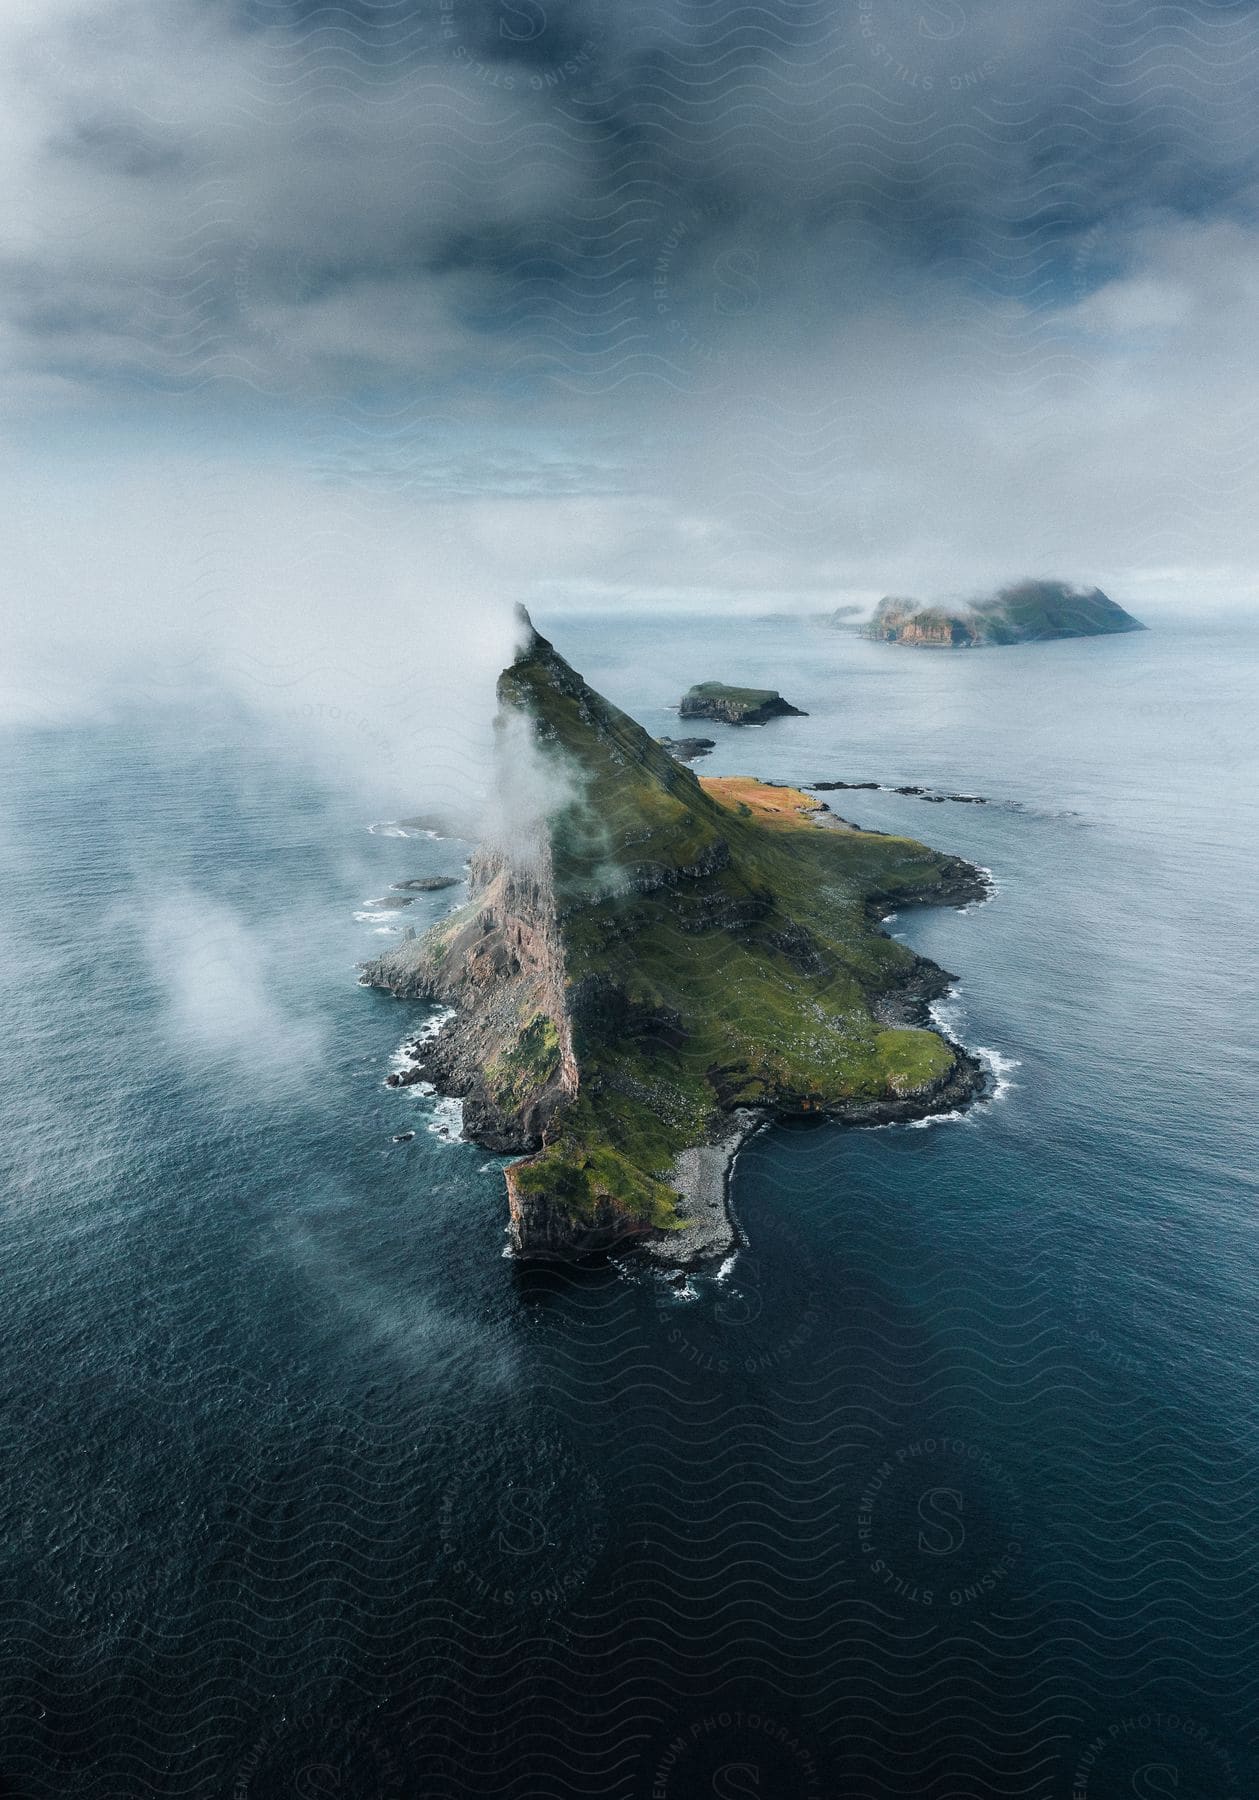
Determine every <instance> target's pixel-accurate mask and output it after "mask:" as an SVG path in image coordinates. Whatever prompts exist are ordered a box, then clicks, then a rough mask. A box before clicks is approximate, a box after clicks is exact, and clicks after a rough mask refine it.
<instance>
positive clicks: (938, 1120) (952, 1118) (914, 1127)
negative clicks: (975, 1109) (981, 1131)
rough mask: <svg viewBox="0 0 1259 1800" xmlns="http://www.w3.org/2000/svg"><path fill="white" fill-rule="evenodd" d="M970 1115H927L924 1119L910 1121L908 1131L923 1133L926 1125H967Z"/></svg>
mask: <svg viewBox="0 0 1259 1800" xmlns="http://www.w3.org/2000/svg"><path fill="white" fill-rule="evenodd" d="M970 1119H971V1115H970V1114H969V1113H964V1112H946V1113H928V1114H927V1116H926V1118H925V1119H910V1120H909V1121H908V1125H909V1129H910V1131H925V1130H926V1129H927V1127H928V1125H968V1124H969V1123H970Z"/></svg>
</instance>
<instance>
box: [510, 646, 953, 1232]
mask: <svg viewBox="0 0 1259 1800" xmlns="http://www.w3.org/2000/svg"><path fill="white" fill-rule="evenodd" d="M500 696H501V698H502V700H503V702H504V703H505V704H506V705H508V706H514V707H517V708H520V709H522V710H524V711H526V712H527V713H529V714H530V715H532V717H533V718H534V719H535V721H537V725H538V730H539V737H540V741H541V744H542V750H543V754H544V756H546V757H549V758H556V759H559V761H560V762H562V763H563V765H564V766H565V768H566V769H567V770H568V771H569V774H570V777H571V773H572V771H573V770H574V769H576V770H579V771H580V775H581V780H582V784H583V795H582V800H581V802H580V803H579V804H576V805H570V806H569V807H567V808H566V809H565V811H564V812H563V813H562V814H561V815H560V816H559V817H558V818H556V819H554V820H553V822H552V835H553V848H554V858H555V877H556V891H557V900H558V904H559V907H560V910H561V916H562V920H563V930H564V935H565V941H566V948H567V955H568V975H569V982H570V997H571V999H572V1001H573V1012H574V1049H575V1052H576V1056H577V1061H578V1064H579V1067H580V1069H581V1073H582V1081H581V1090H580V1093H579V1096H578V1098H577V1100H576V1102H575V1103H573V1104H572V1105H570V1107H569V1109H568V1110H567V1112H566V1113H565V1114H564V1115H563V1118H562V1121H561V1127H560V1130H559V1132H558V1135H557V1136H556V1137H555V1140H554V1141H553V1142H551V1143H550V1144H548V1146H547V1148H546V1149H545V1150H544V1151H543V1152H541V1154H540V1155H539V1156H538V1157H537V1158H535V1159H532V1160H531V1161H530V1162H529V1163H527V1164H525V1165H523V1166H522V1167H521V1169H520V1172H519V1181H520V1184H521V1186H522V1187H523V1188H525V1189H528V1188H530V1187H537V1188H539V1189H542V1190H544V1191H546V1192H547V1193H548V1194H549V1196H550V1197H551V1199H552V1200H553V1201H554V1200H562V1201H563V1202H564V1203H565V1204H567V1205H568V1206H569V1207H570V1208H571V1210H572V1212H573V1214H574V1216H576V1217H579V1218H580V1217H582V1216H585V1215H586V1214H588V1212H589V1211H590V1209H591V1208H592V1207H593V1205H594V1203H595V1202H596V1200H597V1198H598V1196H599V1195H600V1194H601V1193H602V1194H610V1195H611V1196H612V1197H613V1198H614V1199H615V1200H616V1201H617V1202H618V1204H620V1205H621V1206H622V1207H623V1208H625V1209H626V1210H627V1211H628V1212H630V1213H632V1214H633V1215H634V1216H635V1217H638V1218H642V1219H649V1220H651V1221H652V1222H653V1223H655V1224H657V1225H663V1226H668V1225H669V1224H671V1223H672V1222H674V1219H675V1213H674V1199H675V1196H674V1194H673V1191H672V1190H671V1189H670V1188H669V1186H668V1183H667V1179H666V1177H667V1171H668V1169H669V1166H670V1164H671V1163H672V1161H673V1158H674V1157H675V1156H676V1154H677V1152H678V1151H679V1150H680V1149H682V1148H683V1147H685V1146H686V1145H687V1144H691V1143H694V1142H696V1141H697V1140H698V1139H700V1138H701V1137H702V1136H703V1135H704V1134H705V1132H706V1130H707V1129H708V1128H709V1127H710V1126H711V1125H712V1123H713V1121H714V1119H715V1117H716V1116H717V1114H718V1113H719V1111H720V1110H721V1109H722V1108H729V1107H731V1106H733V1105H736V1104H741V1103H742V1104H752V1105H755V1104H766V1105H776V1106H779V1107H783V1108H787V1109H791V1110H799V1111H808V1110H810V1109H813V1108H821V1107H822V1106H824V1105H826V1104H833V1103H835V1102H836V1101H839V1100H842V1099H843V1098H845V1097H861V1098H874V1097H879V1096H885V1095H890V1094H902V1093H906V1092H911V1091H913V1090H915V1089H917V1088H920V1087H922V1086H924V1085H926V1084H928V1083H929V1082H931V1081H932V1080H933V1079H935V1078H936V1077H938V1076H940V1075H942V1074H944V1073H945V1072H947V1070H948V1068H949V1067H950V1066H951V1063H952V1060H953V1058H952V1052H951V1051H950V1050H949V1048H948V1046H947V1045H946V1044H945V1043H944V1041H943V1040H942V1039H941V1038H939V1037H938V1036H937V1035H936V1034H935V1033H934V1032H928V1031H914V1030H886V1029H882V1028H881V1027H880V1026H879V1025H878V1024H877V1022H876V1021H875V1019H874V1018H873V1016H872V1014H871V1010H870V1006H869V1003H868V995H870V994H873V993H876V992H878V991H879V990H881V989H887V988H890V987H894V986H896V985H897V983H898V980H900V979H903V977H904V974H905V971H906V969H907V967H908V966H911V965H912V963H913V958H912V957H911V956H910V954H909V952H908V951H906V950H905V949H904V948H903V947H902V946H900V945H898V944H896V943H894V942H893V941H892V940H890V939H888V938H886V937H885V936H883V935H882V934H881V933H880V932H879V931H878V930H877V929H876V928H875V927H874V926H873V925H872V923H871V922H870V919H869V917H868V915H867V910H866V907H867V901H868V900H869V899H870V897H872V896H873V895H875V894H886V895H895V894H896V893H897V892H898V890H899V891H920V890H922V889H924V888H929V887H930V885H931V883H932V881H933V879H937V878H938V876H939V872H940V869H941V864H942V859H941V858H939V857H937V856H936V855H935V854H934V853H933V852H931V851H929V850H927V849H925V848H924V847H923V846H922V845H921V844H917V843H914V842H913V841H912V840H910V839H906V838H892V837H882V836H877V835H871V834H866V833H861V832H840V831H824V830H820V829H818V828H817V827H815V826H811V825H809V826H798V827H797V826H796V825H794V824H793V822H792V821H791V820H790V819H789V818H787V819H784V818H783V817H781V816H778V817H772V818H771V819H770V821H769V823H768V824H767V823H765V822H764V818H763V814H764V806H765V805H769V806H771V807H773V808H774V809H775V810H776V809H777V808H778V806H779V805H780V804H784V803H785V804H789V802H787V800H786V796H787V794H788V793H789V792H790V791H789V790H775V789H763V790H760V791H761V794H762V795H767V796H771V797H772V798H771V799H770V800H769V801H768V802H762V803H761V804H760V805H759V806H750V805H749V799H748V791H747V790H746V789H743V790H741V791H740V792H737V793H736V792H733V791H731V792H730V793H729V794H728V795H727V796H726V798H728V799H729V800H730V802H731V803H730V804H725V803H724V800H723V796H722V794H721V792H720V791H718V792H713V791H705V789H704V787H702V786H701V785H700V783H699V782H698V781H697V780H696V778H695V777H694V776H693V775H692V773H691V772H690V770H688V769H686V768H684V767H682V766H681V765H680V764H678V763H677V762H675V761H674V760H673V758H672V757H671V756H670V755H669V754H668V752H667V751H665V750H663V749H661V748H660V747H659V746H658V745H657V744H655V742H654V741H653V740H652V739H651V738H650V737H649V736H648V735H647V733H646V732H644V731H643V730H642V729H641V727H639V726H638V725H637V724H635V722H634V721H633V720H632V719H630V718H628V717H627V715H625V714H624V713H621V712H620V711H618V709H617V708H615V707H613V706H611V705H610V704H609V703H608V702H607V701H605V700H603V699H602V697H601V696H599V695H597V694H594V693H593V691H592V690H590V689H588V688H586V687H585V685H584V683H582V682H581V680H580V677H576V676H574V675H573V673H572V671H571V670H569V669H568V667H567V665H566V664H564V663H563V662H562V661H561V660H560V659H558V658H556V657H554V655H553V653H551V652H550V651H549V647H544V648H543V649H541V650H539V651H537V652H535V653H534V654H533V655H532V656H531V657H529V658H528V659H527V660H524V661H522V662H521V663H518V664H517V665H516V666H515V667H513V668H512V669H511V670H509V671H508V672H507V674H506V675H505V676H504V677H503V680H502V683H501V684H500ZM712 786H713V787H714V788H716V789H718V790H720V789H722V788H729V786H730V784H728V783H713V784H712ZM753 798H755V796H753ZM796 798H798V799H799V800H808V796H804V795H800V796H797V797H796ZM809 804H810V805H814V804H816V802H812V801H810V802H809ZM758 815H759V816H758ZM722 845H725V846H728V852H729V854H728V857H724V856H723V852H722V848H721V846H722ZM705 858H707V860H708V861H709V862H710V863H712V864H714V865H715V864H717V863H719V862H720V863H722V864H723V866H720V867H716V866H714V867H713V868H712V870H711V872H709V873H707V874H702V875H700V876H698V877H693V876H690V877H688V876H683V877H682V878H681V879H678V871H680V870H685V869H688V868H689V869H693V868H695V867H696V866H697V865H701V864H703V862H704V859H705ZM631 883H635V884H636V885H637V886H638V887H639V888H641V887H642V886H644V885H649V884H652V883H657V884H659V885H657V886H655V888H654V891H650V892H641V891H632V889H631V886H630V884H631ZM521 1024H522V1027H523V1028H525V1030H526V1032H527V1031H528V1029H529V1025H530V1022H529V1021H521ZM536 1035H537V1042H536V1053H537V1054H539V1055H540V1056H541V1057H543V1058H545V1056H546V1055H547V1053H548V1052H549V1051H550V1050H551V1048H552V1046H551V1045H550V1044H547V1043H545V1042H543V1041H542V1040H541V1036H540V1034H536ZM512 1060H513V1061H515V1060H516V1058H513V1059H512ZM526 1060H528V1059H527V1058H526ZM504 1073H505V1074H510V1075H511V1076H512V1077H515V1076H516V1075H517V1074H523V1073H524V1069H523V1068H519V1067H518V1068H517V1069H513V1070H511V1071H507V1070H505V1071H504Z"/></svg>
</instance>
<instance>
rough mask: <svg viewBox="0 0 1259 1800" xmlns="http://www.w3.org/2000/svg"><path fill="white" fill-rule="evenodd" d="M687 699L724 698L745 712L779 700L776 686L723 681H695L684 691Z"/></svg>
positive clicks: (779, 696) (780, 696)
mask: <svg viewBox="0 0 1259 1800" xmlns="http://www.w3.org/2000/svg"><path fill="white" fill-rule="evenodd" d="M685 697H686V699H688V700H725V701H728V702H729V703H730V704H731V705H732V706H737V707H740V708H741V709H743V710H744V711H746V712H754V711H755V710H756V708H757V707H758V706H765V705H767V704H768V703H769V701H771V700H781V698H782V695H781V694H780V693H779V692H778V690H777V689H776V688H750V687H727V685H726V683H725V682H724V681H697V682H696V684H695V686H694V687H693V688H690V689H688V691H687V693H686V696H685Z"/></svg>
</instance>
